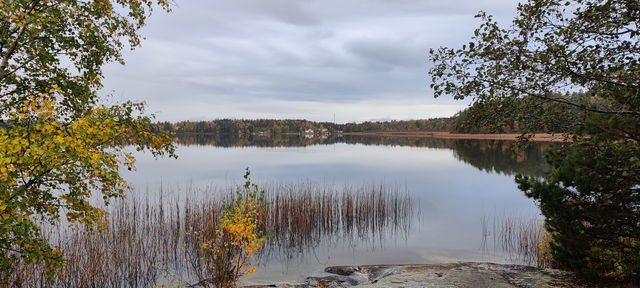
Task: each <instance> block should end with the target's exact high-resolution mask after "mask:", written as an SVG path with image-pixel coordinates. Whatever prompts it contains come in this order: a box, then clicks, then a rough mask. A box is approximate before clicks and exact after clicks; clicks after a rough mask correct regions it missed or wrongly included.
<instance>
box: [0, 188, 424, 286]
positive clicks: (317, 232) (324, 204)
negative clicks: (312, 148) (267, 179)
mask: <svg viewBox="0 0 640 288" xmlns="http://www.w3.org/2000/svg"><path fill="white" fill-rule="evenodd" d="M233 191H234V190H233V189H228V190H226V192H223V193H219V191H218V192H217V193H207V191H204V192H205V193H199V194H200V195H191V196H193V197H187V198H186V199H181V200H176V199H173V198H172V199H168V198H166V197H163V196H161V197H159V198H155V199H150V198H144V199H142V198H140V197H137V198H136V197H132V198H131V199H122V200H118V201H116V202H114V203H113V205H112V206H110V207H109V211H110V213H111V215H110V222H109V224H108V227H107V229H106V231H104V232H103V233H101V234H97V235H93V234H92V233H90V232H89V231H86V230H85V229H83V228H82V227H75V228H69V227H68V226H67V225H66V224H63V223H58V224H53V225H45V227H44V228H43V234H44V235H46V237H48V239H49V241H50V242H51V243H52V244H53V245H55V246H57V247H59V248H60V250H61V252H62V254H63V255H64V257H65V259H66V261H67V262H66V265H65V266H64V268H62V269H61V270H59V271H57V272H56V275H55V277H54V278H47V277H46V273H45V272H46V271H45V269H44V267H43V265H41V264H37V263H36V264H33V263H16V268H17V271H16V273H14V274H13V275H12V276H11V278H10V279H9V283H8V284H9V286H18V287H154V286H157V285H172V284H174V285H182V286H187V285H188V284H189V283H196V282H197V280H198V279H202V277H205V274H204V273H205V271H204V270H203V267H202V263H201V259H200V257H201V254H200V253H199V247H200V245H201V243H202V239H207V238H208V237H213V236H214V235H215V233H216V230H217V229H218V227H219V220H220V218H221V215H222V212H223V206H224V205H225V203H228V201H230V200H231V199H233ZM412 203H413V199H411V196H410V195H409V193H408V192H407V191H401V190H400V189H398V188H397V187H391V186H389V185H364V186H360V187H347V186H345V187H333V186H326V185H318V184H313V183H298V184H281V185H272V187H269V188H268V189H266V192H265V201H264V205H265V207H264V208H265V211H266V213H265V214H264V215H263V219H261V220H260V222H261V227H262V229H264V231H265V232H267V233H268V235H269V237H268V240H267V243H266V245H265V248H264V249H263V252H262V254H261V257H262V259H267V258H269V257H272V256H273V255H274V254H276V255H277V254H284V255H286V256H287V257H292V256H294V255H296V254H304V251H305V250H306V249H310V248H313V247H315V246H316V245H319V244H320V243H322V242H323V241H325V242H326V241H333V243H343V242H344V243H345V245H346V244H347V243H348V242H349V241H353V240H355V239H358V240H360V241H367V240H371V241H381V240H382V239H384V238H385V237H387V236H388V235H395V234H396V233H398V232H403V233H408V231H409V227H410V224H411V221H412V217H413V216H414V215H415V209H414V206H413V204H412ZM390 232H393V233H390ZM341 241H342V242H341ZM259 260H260V259H259Z"/></svg>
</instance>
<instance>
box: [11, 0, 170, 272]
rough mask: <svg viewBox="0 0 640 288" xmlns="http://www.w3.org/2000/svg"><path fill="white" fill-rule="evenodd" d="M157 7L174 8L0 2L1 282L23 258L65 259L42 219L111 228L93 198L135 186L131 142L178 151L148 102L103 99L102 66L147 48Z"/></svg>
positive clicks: (136, 0)
mask: <svg viewBox="0 0 640 288" xmlns="http://www.w3.org/2000/svg"><path fill="white" fill-rule="evenodd" d="M156 5H157V6H156ZM153 7H160V8H162V9H165V10H168V8H169V7H168V3H167V2H165V1H164V0H158V1H151V0H100V1H82V0H66V1H51V0H15V1H2V2H0V19H1V22H0V156H1V157H0V271H1V272H2V274H3V277H2V279H7V277H6V276H7V273H11V267H12V263H13V262H14V261H33V262H37V261H45V262H46V263H48V264H49V265H50V268H55V267H58V266H59V265H61V263H62V259H61V257H60V253H59V252H58V251H57V250H56V249H54V248H52V247H50V245H49V244H48V242H47V241H46V240H45V239H44V238H43V237H42V235H41V234H40V229H39V228H40V227H39V224H38V223H40V222H39V221H54V220H57V219H58V218H59V217H60V215H61V214H62V215H65V216H66V220H67V221H69V222H70V223H79V224H83V225H86V226H87V227H93V228H95V229H98V230H99V229H100V228H101V227H103V226H104V221H105V214H106V213H105V211H104V210H102V209H100V208H97V207H96V206H94V204H95V201H93V203H92V202H90V201H89V200H92V199H93V198H96V197H95V196H98V195H99V196H101V198H103V199H104V200H105V201H108V199H109V198H112V197H120V196H123V195H124V193H125V191H126V190H127V189H128V187H127V185H126V182H125V181H124V179H123V178H122V177H121V176H120V173H119V168H120V167H121V166H125V167H127V168H129V169H131V168H132V167H133V161H134V159H133V157H132V154H131V153H130V152H129V151H128V150H126V149H125V145H134V146H136V147H137V148H138V149H140V150H141V149H149V150H150V151H151V152H152V153H153V154H154V155H161V154H165V153H169V154H171V155H173V146H172V144H171V142H170V138H169V137H168V136H167V135H166V134H163V133H152V131H153V130H152V128H153V127H154V126H153V125H152V123H151V121H150V119H149V118H148V117H146V116H144V115H143V111H144V106H143V105H142V104H138V103H131V102H126V103H123V104H119V105H113V106H107V105H104V104H101V102H100V99H99V95H98V92H99V90H100V89H101V88H102V85H101V81H102V78H103V74H102V66H103V65H104V64H106V63H108V62H113V61H119V62H121V63H124V62H123V59H122V55H121V51H122V50H123V49H124V48H126V47H130V48H133V47H136V46H138V45H139V44H140V36H139V35H138V34H137V31H138V29H139V28H141V27H142V26H143V25H144V24H145V20H146V19H147V17H148V15H149V13H150V11H151V10H152V8H153ZM92 195H95V196H92ZM98 199H99V198H98ZM93 200H97V199H93ZM107 203H108V202H107ZM34 215H35V216H37V217H35V218H37V219H34V217H32V216H34Z"/></svg>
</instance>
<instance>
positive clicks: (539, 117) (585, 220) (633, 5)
mask: <svg viewBox="0 0 640 288" xmlns="http://www.w3.org/2000/svg"><path fill="white" fill-rule="evenodd" d="M478 17H479V18H481V20H482V23H481V25H480V26H479V28H478V29H476V30H475V32H474V37H473V39H472V41H471V42H469V43H468V44H465V45H463V46H462V48H461V49H450V48H440V49H438V50H432V51H430V55H431V59H432V60H433V61H434V62H435V66H434V67H433V68H432V69H431V70H430V75H431V78H432V80H433V82H432V84H431V87H432V88H433V89H434V93H435V96H436V97H438V96H441V95H452V96H453V97H454V98H456V99H462V98H465V97H471V98H473V106H472V107H471V109H469V111H468V112H467V113H469V114H470V115H467V118H468V119H469V120H470V121H473V122H476V123H481V124H483V125H484V126H487V127H490V128H493V129H496V128H498V127H501V126H504V125H506V124H508V123H513V121H517V123H518V125H519V127H520V129H522V131H524V133H523V136H526V135H525V134H527V133H533V132H551V133H553V132H562V133H565V135H566V137H567V140H570V141H567V142H565V143H564V144H563V145H561V146H560V147H557V148H554V149H551V150H550V151H549V153H548V157H547V159H548V161H549V162H550V163H551V164H552V167H553V170H552V172H551V173H550V174H549V175H548V176H547V177H546V178H544V179H538V178H527V177H517V182H518V183H519V184H520V188H521V189H522V190H524V191H525V193H526V194H527V195H528V196H530V197H532V198H534V199H536V200H537V201H538V202H539V205H540V208H541V211H542V213H543V214H544V215H545V217H546V227H547V229H548V230H549V231H550V232H552V234H553V235H554V241H553V243H552V249H553V253H554V256H555V258H556V260H557V261H558V263H560V264H561V265H562V266H563V267H565V268H568V269H572V270H574V271H577V272H580V273H582V274H583V275H595V276H599V277H607V278H617V279H627V280H628V279H631V280H636V281H637V280H639V279H640V264H639V263H640V172H638V171H640V166H639V165H640V160H639V159H638V155H640V143H639V141H640V30H639V29H640V2H638V1H637V0H611V1H596V0H567V1H557V0H530V1H528V2H527V3H524V4H520V5H519V6H518V15H517V17H516V18H515V19H514V21H513V23H512V25H511V26H509V27H507V28H503V27H502V26H500V25H498V23H496V22H495V21H494V20H493V18H492V17H491V16H489V15H487V14H486V13H479V14H478ZM525 138H526V137H525ZM523 139H524V138H523Z"/></svg>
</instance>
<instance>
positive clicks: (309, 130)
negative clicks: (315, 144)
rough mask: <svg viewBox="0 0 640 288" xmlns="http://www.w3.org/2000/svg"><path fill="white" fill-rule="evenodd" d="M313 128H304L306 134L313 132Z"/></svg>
mask: <svg viewBox="0 0 640 288" xmlns="http://www.w3.org/2000/svg"><path fill="white" fill-rule="evenodd" d="M313 133H314V131H313V129H304V134H313Z"/></svg>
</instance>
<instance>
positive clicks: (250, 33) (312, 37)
mask: <svg viewBox="0 0 640 288" xmlns="http://www.w3.org/2000/svg"><path fill="white" fill-rule="evenodd" d="M176 1H177V4H178V5H177V7H175V8H174V12H173V13H171V14H166V15H165V14H161V13H156V14H155V15H153V17H151V20H150V22H149V23H148V26H147V27H145V29H144V30H143V35H144V36H146V38H147V39H146V41H144V42H143V46H142V47H141V48H139V49H137V50H136V51H134V52H133V53H126V55H125V58H126V60H127V65H126V66H125V67H121V66H118V65H109V66H108V67H106V80H105V90H106V91H111V90H113V91H115V93H114V95H116V96H117V97H120V98H122V99H137V100H144V101H146V102H147V103H149V105H150V106H151V107H161V108H159V110H161V111H162V112H161V113H160V114H159V118H160V119H163V117H166V118H167V119H169V118H171V119H174V120H177V119H180V116H179V115H184V117H183V118H182V119H204V118H207V117H209V116H210V115H208V114H206V113H208V112H207V111H214V110H215V111H218V113H223V114H224V113H229V114H231V115H235V113H237V114H238V115H276V116H277V115H280V114H282V115H286V114H287V113H285V112H283V111H286V109H294V110H295V109H296V108H295V107H297V105H298V104H297V103H300V102H303V103H308V102H313V103H317V105H308V106H305V107H306V108H305V110H304V112H300V113H307V114H308V115H311V116H309V117H312V115H315V114H318V115H320V114H323V113H324V112H318V111H316V112H314V111H313V107H325V106H327V105H328V106H331V107H334V108H332V109H337V108H335V107H337V106H336V105H345V107H350V108H349V109H350V110H349V113H347V114H348V115H351V116H350V117H352V119H365V120H366V119H381V118H384V117H399V118H402V117H403V116H402V115H401V114H397V113H396V114H393V115H391V116H389V115H378V114H379V113H382V111H384V110H377V109H373V108H374V107H375V105H376V104H375V103H389V102H388V101H392V102H393V103H398V104H399V105H401V103H409V102H411V103H412V104H406V109H407V110H410V109H411V106H416V103H421V105H431V104H434V103H436V104H434V105H449V106H446V109H445V108H443V109H445V110H446V111H448V112H447V113H453V112H451V111H452V110H451V107H453V106H450V105H451V104H452V103H454V102H453V101H452V100H450V99H438V100H434V99H433V98H432V97H431V92H430V90H429V89H428V82H427V76H426V71H427V70H428V68H429V67H428V66H429V63H427V56H426V51H427V50H428V49H429V48H431V47H438V46H455V45H459V44H461V43H464V42H466V41H468V39H469V37H470V35H471V32H472V30H473V28H474V27H475V26H476V25H477V23H478V22H477V19H474V18H473V17H472V16H473V14H474V13H475V12H476V11H477V10H481V9H482V10H487V11H488V12H490V13H493V14H497V16H498V18H500V17H502V18H506V19H508V18H509V17H511V15H512V14H513V11H514V9H515V6H516V3H517V1H503V0H476V1H474V0H451V1H426V0H350V1H344V0H295V1H294V0H234V1H221V0H216V1H213V0H182V1H180V0H176ZM368 101H369V102H368ZM370 101H374V102H370ZM375 101H381V102H375ZM385 101H387V102H385ZM416 101H417V102H416ZM265 103H271V104H269V105H266V104H265ZM274 103H277V104H274ZM358 103H363V104H362V106H361V107H362V109H361V110H360V111H357V109H356V110H354V109H355V107H358V105H359V104H358ZM364 103H369V104H364ZM371 103H374V104H371ZM455 103H456V104H457V103H458V102H455ZM239 104H242V105H239ZM217 105H221V106H220V107H219V109H217V108H216V109H213V108H211V107H217ZM385 105H388V104H385ZM190 106H193V108H188V107H190ZM197 107H209V108H207V109H196V108H197ZM277 107H281V108H277ZM282 107H285V108H282ZM429 107H430V108H429V109H430V110H428V113H431V114H433V115H436V114H437V115H440V114H438V112H437V111H438V109H437V107H432V106H429ZM443 107H445V106H443ZM455 107H459V106H455ZM234 109H237V110H234ZM396 109H397V111H401V110H402V109H401V108H400V107H399V106H398V107H397V108H396ZM443 111H444V110H443ZM242 113H245V114H242ZM278 113H280V114H278ZM376 113H377V114H376ZM412 113H414V114H415V112H412ZM414 114H412V115H414ZM163 115H171V116H163ZM294 115H298V114H294ZM301 115H302V114H301ZM298 116H299V115H298ZM314 117H315V116H314ZM407 117H408V116H407ZM411 117H414V116H411ZM425 117H428V115H425ZM345 121H349V120H345Z"/></svg>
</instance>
